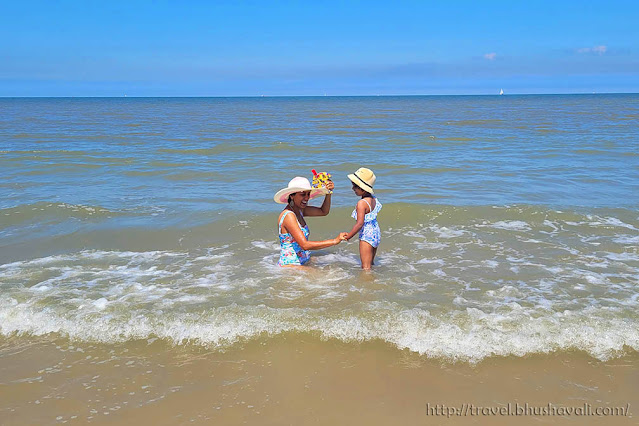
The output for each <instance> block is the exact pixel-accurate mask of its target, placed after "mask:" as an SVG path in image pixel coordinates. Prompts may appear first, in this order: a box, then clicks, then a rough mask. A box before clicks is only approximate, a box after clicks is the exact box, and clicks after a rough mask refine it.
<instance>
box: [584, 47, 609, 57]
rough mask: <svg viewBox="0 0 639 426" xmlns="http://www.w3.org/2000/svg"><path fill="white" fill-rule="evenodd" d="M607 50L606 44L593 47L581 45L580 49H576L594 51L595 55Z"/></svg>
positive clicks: (586, 51) (585, 51)
mask: <svg viewBox="0 0 639 426" xmlns="http://www.w3.org/2000/svg"><path fill="white" fill-rule="evenodd" d="M607 50H608V47H606V46H603V45H601V46H593V47H582V48H581V49H577V53H595V54H597V55H603V54H604V53H606V51H607Z"/></svg>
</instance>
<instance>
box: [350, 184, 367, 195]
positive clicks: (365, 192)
mask: <svg viewBox="0 0 639 426" xmlns="http://www.w3.org/2000/svg"><path fill="white" fill-rule="evenodd" d="M353 185H355V186H356V187H358V188H359V189H360V190H362V191H364V194H368V196H369V197H370V196H371V193H370V192H368V191H367V190H365V189H364V188H362V187H361V186H359V185H358V184H356V183H355V182H353Z"/></svg>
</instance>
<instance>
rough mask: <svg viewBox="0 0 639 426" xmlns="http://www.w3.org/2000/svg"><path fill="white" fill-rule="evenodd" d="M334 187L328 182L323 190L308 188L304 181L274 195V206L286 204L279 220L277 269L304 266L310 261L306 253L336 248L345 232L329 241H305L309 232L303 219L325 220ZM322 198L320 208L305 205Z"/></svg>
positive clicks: (292, 182)
mask: <svg viewBox="0 0 639 426" xmlns="http://www.w3.org/2000/svg"><path fill="white" fill-rule="evenodd" d="M334 187H335V185H334V184H333V182H331V181H328V184H327V185H326V188H312V187H311V183H310V182H309V181H308V179H306V178H305V177H300V176H298V177H295V178H293V179H291V181H290V182H289V183H288V186H287V187H286V188H284V189H282V190H280V191H278V192H277V194H275V196H274V197H273V199H274V200H275V202H276V203H279V204H286V207H285V208H284V210H283V211H282V213H281V214H280V217H279V224H278V232H279V236H280V260H279V262H278V263H277V264H278V265H280V266H298V265H304V264H306V263H307V262H308V261H309V260H310V258H311V252H310V250H318V249H323V248H326V247H331V246H335V245H337V244H339V243H340V242H342V241H343V240H344V237H345V236H346V234H347V233H346V232H342V233H340V234H339V235H338V236H337V237H335V238H333V239H332V240H324V241H309V240H308V236H309V233H310V231H309V229H308V225H307V224H306V220H305V219H304V216H326V215H327V214H328V212H330V211H331V194H330V192H329V191H332V190H333V188H334ZM321 195H325V196H326V197H324V202H323V203H322V207H313V206H309V205H308V201H309V200H310V199H313V198H315V197H319V196H321Z"/></svg>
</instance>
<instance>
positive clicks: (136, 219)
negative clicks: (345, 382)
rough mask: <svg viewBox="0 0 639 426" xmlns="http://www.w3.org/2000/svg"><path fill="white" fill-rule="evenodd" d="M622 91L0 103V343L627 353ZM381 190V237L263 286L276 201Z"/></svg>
mask: <svg viewBox="0 0 639 426" xmlns="http://www.w3.org/2000/svg"><path fill="white" fill-rule="evenodd" d="M638 118H639V95H592V96H590V95H566V96H559V95H557V96H501V97H498V96H441V97H440V96H433V97H318V98H138V99H135V98H126V99H124V98H117V99H116V98H103V99H99V98H86V99H85V98H78V99H72V98H55V99H53V98H52V99H44V98H42V99H41V98H33V99H0V177H1V178H2V179H1V180H0V193H1V194H2V197H0V333H1V334H2V335H5V336H8V335H13V334H16V333H18V334H25V335H40V334H47V333H58V334H61V335H63V336H68V337H70V338H72V339H76V340H79V341H96V340H97V341H106V342H112V341H127V340H136V339H145V338H154V337H160V338H163V339H167V340H169V341H172V342H175V343H176V344H203V345H207V346H212V347H224V346H225V345H229V344H236V343H237V342H238V341H241V340H244V339H251V338H253V337H255V336H258V335H260V334H261V333H270V334H277V333H281V332H285V331H298V332H302V333H315V334H319V335H321V336H324V337H328V338H337V339H341V340H346V341H360V340H369V339H383V340H386V341H389V342H391V343H393V344H395V345H397V346H398V347H402V348H404V347H406V348H409V349H411V350H414V351H417V352H419V353H423V354H425V355H427V356H433V357H441V358H447V359H462V360H470V361H476V360H480V359H483V358H484V357H486V356H490V355H513V354H514V355H525V354H528V353H537V352H553V351H563V350H574V349H579V350H584V351H586V352H588V353H590V354H591V355H593V356H595V357H598V358H602V359H604V358H609V357H612V356H617V355H619V354H622V353H624V351H628V350H631V351H636V350H638V349H639V333H638V332H637V330H638V329H639V316H638V314H637V312H638V310H637V308H638V307H639V300H638V299H639V291H638V289H639V285H638V283H639V249H638V247H639V214H638V213H637V208H638V207H639V197H638V194H639V154H638V152H639V149H638V148H639V132H638V131H637V128H638V127H637V123H638V122H639V120H638ZM360 166H366V167H369V168H371V169H373V170H374V171H375V173H376V175H377V178H378V180H377V184H376V193H377V194H378V196H379V197H380V200H382V202H383V203H384V209H383V210H382V213H381V214H380V217H379V219H380V225H381V227H382V232H383V234H382V238H383V243H382V246H381V248H380V252H379V253H380V254H379V264H378V265H377V267H376V268H375V271H374V273H373V274H372V275H362V274H360V272H359V269H358V255H357V248H356V246H357V244H352V243H351V244H341V245H340V246H338V247H336V248H333V249H326V250H321V251H319V252H316V253H315V254H314V260H313V265H312V267H310V268H308V269H307V270H305V271H302V272H293V273H292V272H290V271H287V272H283V271H282V270H280V269H278V268H277V267H276V266H275V263H276V262H277V256H278V246H277V235H276V223H275V221H276V218H277V215H278V212H279V211H280V210H281V206H278V205H276V204H275V203H273V201H272V196H273V194H274V193H275V192H276V191H277V190H278V189H280V188H282V187H284V186H286V184H287V182H288V180H290V179H291V178H292V177H294V176H296V175H303V176H308V177H310V170H311V169H312V168H315V169H317V170H320V171H329V172H331V173H332V174H333V179H334V181H335V183H336V191H335V194H334V196H333V209H332V211H331V214H330V216H329V217H327V218H317V219H310V220H309V224H310V226H311V231H312V234H311V236H312V238H316V239H324V238H329V237H333V236H335V235H336V234H337V232H339V231H347V230H350V227H351V226H352V220H351V219H350V211H351V210H352V208H353V206H354V205H355V202H356V201H357V199H356V198H355V196H354V195H353V194H352V192H351V190H350V181H348V180H347V178H346V175H347V174H348V173H351V172H353V171H354V170H355V169H357V168H358V167H360Z"/></svg>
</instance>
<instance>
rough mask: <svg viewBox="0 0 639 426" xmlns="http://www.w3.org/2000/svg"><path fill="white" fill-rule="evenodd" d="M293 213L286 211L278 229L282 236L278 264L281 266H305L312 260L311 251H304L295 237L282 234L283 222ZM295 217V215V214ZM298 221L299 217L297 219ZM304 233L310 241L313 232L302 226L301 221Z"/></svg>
mask: <svg viewBox="0 0 639 426" xmlns="http://www.w3.org/2000/svg"><path fill="white" fill-rule="evenodd" d="M289 213H293V212H291V211H290V210H286V213H284V214H283V215H282V218H281V219H280V225H279V227H278V228H277V229H278V232H279V235H280V260H279V262H277V264H278V265H279V266H287V265H304V264H305V263H307V262H308V261H309V260H310V259H311V252H310V250H303V249H302V247H300V245H299V244H297V242H296V241H295V239H294V238H293V236H292V235H291V234H290V233H286V234H282V222H284V218H285V217H286V215H287V214H289ZM293 215H295V213H293ZM295 220H297V217H295ZM297 224H298V225H299V227H300V229H301V230H302V233H303V234H304V236H305V237H306V239H307V240H308V236H309V235H310V233H311V231H309V229H308V224H307V225H304V226H302V225H300V222H299V220H298V221H297Z"/></svg>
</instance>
